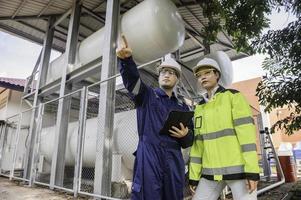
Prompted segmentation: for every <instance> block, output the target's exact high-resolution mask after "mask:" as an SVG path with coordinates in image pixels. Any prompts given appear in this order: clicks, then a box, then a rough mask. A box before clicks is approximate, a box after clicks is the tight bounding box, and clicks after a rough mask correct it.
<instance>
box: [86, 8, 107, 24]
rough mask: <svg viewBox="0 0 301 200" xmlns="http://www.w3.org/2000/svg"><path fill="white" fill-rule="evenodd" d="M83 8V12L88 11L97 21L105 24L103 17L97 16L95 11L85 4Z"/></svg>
mask: <svg viewBox="0 0 301 200" xmlns="http://www.w3.org/2000/svg"><path fill="white" fill-rule="evenodd" d="M83 10H84V12H86V13H88V14H89V15H90V16H91V17H93V18H94V19H96V20H97V21H99V22H101V23H102V24H105V19H104V18H103V17H101V16H99V15H98V14H97V13H95V12H93V11H92V10H90V9H89V8H87V7H85V6H83Z"/></svg>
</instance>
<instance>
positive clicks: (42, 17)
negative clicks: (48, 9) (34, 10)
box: [0, 14, 61, 21]
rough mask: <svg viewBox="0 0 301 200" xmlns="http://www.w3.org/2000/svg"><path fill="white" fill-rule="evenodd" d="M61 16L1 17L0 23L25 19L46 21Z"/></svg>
mask: <svg viewBox="0 0 301 200" xmlns="http://www.w3.org/2000/svg"><path fill="white" fill-rule="evenodd" d="M59 16H61V15H58V14H53V15H40V16H36V15H22V16H15V17H14V18H13V19H12V17H11V16H2V17H0V21H2V20H14V21H18V20H25V19H48V18H49V17H59Z"/></svg>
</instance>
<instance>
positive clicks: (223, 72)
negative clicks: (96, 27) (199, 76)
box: [192, 51, 233, 87]
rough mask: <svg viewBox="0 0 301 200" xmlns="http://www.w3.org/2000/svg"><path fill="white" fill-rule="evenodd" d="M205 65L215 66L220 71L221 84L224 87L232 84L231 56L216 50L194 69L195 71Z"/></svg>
mask: <svg viewBox="0 0 301 200" xmlns="http://www.w3.org/2000/svg"><path fill="white" fill-rule="evenodd" d="M205 66H210V67H213V68H215V69H216V70H217V71H219V73H220V79H219V84H221V85H222V86H223V87H228V86H230V85H231V84H232V79H233V67H232V62H231V60H230V58H229V56H228V55H227V54H226V53H225V52H223V51H216V52H214V53H212V54H210V55H208V57H206V58H204V59H202V60H201V61H199V62H198V64H197V65H196V66H195V67H194V68H193V69H192V70H193V73H194V74H196V72H197V71H198V70H199V69H200V68H202V67H205Z"/></svg>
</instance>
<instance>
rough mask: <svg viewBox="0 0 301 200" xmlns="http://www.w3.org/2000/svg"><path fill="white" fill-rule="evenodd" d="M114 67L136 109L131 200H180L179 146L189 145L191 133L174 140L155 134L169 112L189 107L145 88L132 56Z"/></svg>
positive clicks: (182, 167) (157, 90) (181, 164)
mask: <svg viewBox="0 0 301 200" xmlns="http://www.w3.org/2000/svg"><path fill="white" fill-rule="evenodd" d="M118 66H119V69H120V73H121V76H122V79H123V83H124V85H125V87H126V89H127V90H128V91H129V93H130V95H131V97H132V99H133V100H134V102H135V105H136V108H137V121H138V123H137V124H138V134H139V143H138V147H137V150H136V152H135V153H134V155H135V156H136V158H135V164H134V175H133V185H132V196H131V199H133V200H137V199H139V200H183V189H184V184H185V164H184V160H183V156H182V152H181V147H182V148H187V147H189V146H191V145H192V143H193V133H192V131H189V132H188V134H187V135H186V136H185V137H183V138H181V139H178V138H175V137H171V136H169V135H168V133H167V134H163V135H162V134H160V133H159V131H160V129H161V128H162V127H163V124H164V122H165V120H166V118H167V116H168V113H169V112H170V111H171V110H180V111H188V110H189V108H188V106H187V105H186V104H184V103H183V102H181V101H180V100H179V99H177V98H176V97H175V95H174V93H173V95H172V96H171V97H170V98H169V96H168V95H167V94H166V93H165V92H164V90H162V89H160V88H155V89H153V88H151V87H149V86H147V85H145V84H144V83H143V82H142V80H141V79H140V76H139V72H138V69H137V66H136V64H135V62H134V61H133V59H132V57H130V58H126V59H118ZM191 124H192V123H191ZM192 126H193V125H192ZM189 129H190V130H192V129H193V127H189Z"/></svg>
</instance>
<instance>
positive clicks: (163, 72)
mask: <svg viewBox="0 0 301 200" xmlns="http://www.w3.org/2000/svg"><path fill="white" fill-rule="evenodd" d="M166 74H169V75H176V71H174V70H172V69H161V70H160V71H159V75H160V76H164V75H166Z"/></svg>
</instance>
